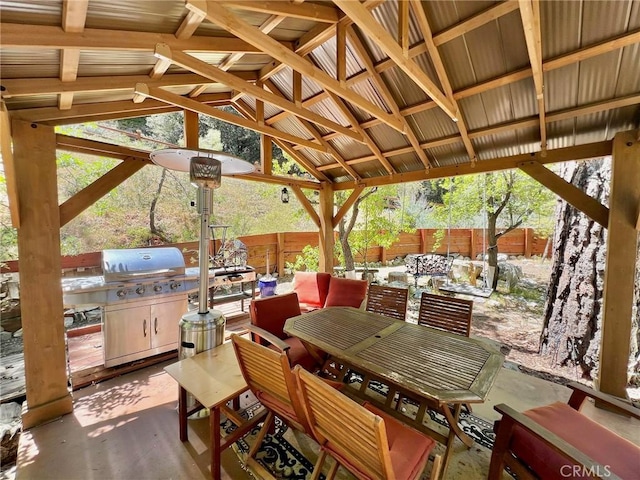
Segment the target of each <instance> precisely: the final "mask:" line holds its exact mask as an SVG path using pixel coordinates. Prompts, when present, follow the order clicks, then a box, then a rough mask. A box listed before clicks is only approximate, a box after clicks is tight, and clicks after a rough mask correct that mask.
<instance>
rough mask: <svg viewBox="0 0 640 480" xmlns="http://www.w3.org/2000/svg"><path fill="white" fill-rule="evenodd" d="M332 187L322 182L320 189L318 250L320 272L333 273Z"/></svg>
mask: <svg viewBox="0 0 640 480" xmlns="http://www.w3.org/2000/svg"><path fill="white" fill-rule="evenodd" d="M333 207H334V199H333V187H332V186H331V184H330V183H328V182H322V188H321V189H320V208H319V212H318V213H319V217H320V231H319V246H320V248H319V251H320V264H319V266H318V270H319V271H320V272H327V273H333V247H334V244H335V237H334V233H333Z"/></svg>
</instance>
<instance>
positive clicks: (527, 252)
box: [523, 228, 533, 258]
mask: <svg viewBox="0 0 640 480" xmlns="http://www.w3.org/2000/svg"><path fill="white" fill-rule="evenodd" d="M523 230H524V258H531V251H532V249H533V228H523Z"/></svg>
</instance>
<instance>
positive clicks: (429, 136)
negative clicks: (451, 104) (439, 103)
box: [405, 108, 458, 142]
mask: <svg viewBox="0 0 640 480" xmlns="http://www.w3.org/2000/svg"><path fill="white" fill-rule="evenodd" d="M405 118H406V119H407V122H409V125H410V127H411V129H412V130H413V131H414V132H415V134H416V136H417V137H418V141H420V142H425V141H429V140H435V139H437V138H442V137H448V136H449V135H455V134H457V133H458V127H456V125H455V123H454V122H453V121H451V119H450V118H449V117H448V116H447V114H446V113H444V112H443V111H442V110H440V109H439V108H432V109H430V110H425V111H424V112H419V113H415V114H413V115H408V116H406V117H405Z"/></svg>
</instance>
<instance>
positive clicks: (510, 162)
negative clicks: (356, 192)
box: [333, 141, 612, 190]
mask: <svg viewBox="0 0 640 480" xmlns="http://www.w3.org/2000/svg"><path fill="white" fill-rule="evenodd" d="M611 150H612V146H611V141H605V142H597V143H588V144H585V145H578V146H575V147H567V148H558V149H554V150H549V151H547V155H546V157H543V156H542V153H541V152H537V153H533V154H532V153H523V154H519V155H513V156H510V157H502V158H496V159H493V160H482V161H481V162H476V164H475V165H474V166H472V165H471V164H470V163H469V164H458V165H451V166H446V167H433V168H431V169H430V170H429V171H425V170H419V171H416V172H411V173H401V174H398V175H389V176H386V177H376V178H370V179H364V180H362V181H361V183H363V184H364V185H365V186H366V187H376V186H381V185H392V184H394V183H404V182H419V181H421V180H433V179H435V178H444V177H454V176H458V175H471V174H475V173H485V172H493V171H498V170H509V169H512V168H518V165H519V164H521V163H523V162H528V161H536V162H538V163H541V164H545V165H546V164H548V163H557V162H568V161H571V160H585V159H591V158H597V157H603V156H605V155H611ZM355 186H356V184H355V183H354V182H341V183H334V184H333V189H334V190H349V189H352V188H354V187H355Z"/></svg>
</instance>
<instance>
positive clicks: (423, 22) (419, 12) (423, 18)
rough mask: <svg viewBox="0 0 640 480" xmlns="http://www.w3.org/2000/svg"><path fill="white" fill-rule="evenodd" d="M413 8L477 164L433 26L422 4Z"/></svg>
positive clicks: (470, 154)
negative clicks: (433, 32)
mask: <svg viewBox="0 0 640 480" xmlns="http://www.w3.org/2000/svg"><path fill="white" fill-rule="evenodd" d="M411 6H412V8H413V12H414V14H415V16H416V19H417V20H418V25H419V26H420V30H421V31H422V36H423V38H424V43H425V45H426V46H427V52H429V56H430V57H431V62H432V63H433V66H434V68H435V70H436V74H437V75H438V79H439V80H440V84H441V85H442V88H443V89H444V93H445V95H446V96H447V98H448V99H449V101H450V102H451V105H453V109H454V113H455V116H456V118H457V119H458V121H457V122H456V125H457V127H458V130H459V131H460V137H461V138H462V143H464V148H465V149H466V150H467V155H469V159H470V160H471V163H475V161H476V152H475V150H474V148H473V145H472V144H471V139H470V138H469V134H468V132H467V124H466V121H465V119H464V117H463V115H462V112H461V111H460V107H459V106H458V102H456V100H455V99H454V98H453V88H452V87H451V82H450V81H449V75H448V74H447V71H446V69H445V68H444V62H443V61H442V57H440V52H439V51H438V47H437V46H436V44H435V43H434V42H433V35H432V33H431V26H430V25H429V20H428V19H427V15H426V14H425V12H424V8H423V6H422V2H418V1H416V0H412V2H411Z"/></svg>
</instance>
